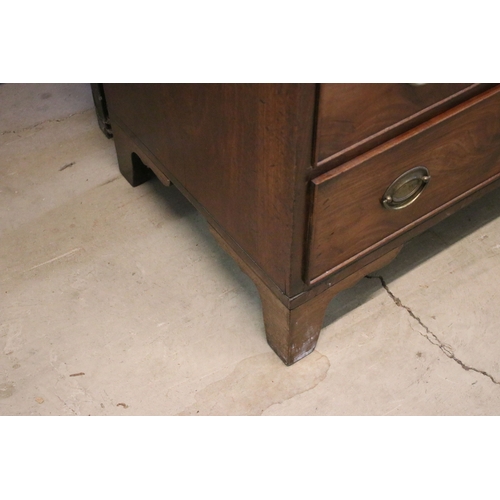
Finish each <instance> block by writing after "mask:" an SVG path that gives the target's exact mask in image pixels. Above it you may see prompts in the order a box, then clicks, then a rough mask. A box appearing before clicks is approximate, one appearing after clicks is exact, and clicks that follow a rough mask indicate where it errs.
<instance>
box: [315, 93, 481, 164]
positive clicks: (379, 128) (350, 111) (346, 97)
mask: <svg viewBox="0 0 500 500" xmlns="http://www.w3.org/2000/svg"><path fill="white" fill-rule="evenodd" d="M488 86H490V85H489V84H470V83H429V84H425V85H422V86H412V85H411V84H408V83H376V84H375V83H366V84H344V83H335V84H322V85H321V89H320V97H319V109H318V130H317V153H316V154H317V161H318V162H322V161H324V160H325V159H327V158H329V157H331V156H332V155H337V154H339V153H340V152H342V151H344V150H346V149H347V150H348V149H350V148H353V147H354V151H345V152H344V154H343V155H342V156H341V161H346V160H347V159H351V158H353V157H354V156H355V155H357V154H360V153H362V152H364V151H367V150H368V149H369V148H371V147H375V146H377V145H379V144H381V143H382V142H384V141H386V140H389V139H391V138H393V137H395V136H396V135H398V134H401V133H403V132H405V131H406V130H409V129H410V128H411V127H414V126H416V125H418V124H420V123H423V122H424V121H425V120H428V119H430V118H432V117H433V116H436V115H437V114H438V113H441V112H443V111H446V110H447V109H450V108H451V107H452V106H454V105H457V104H459V103H460V102H463V101H465V100H466V99H469V98H470V97H473V96H474V95H476V94H478V93H479V92H481V91H483V90H485V89H486V88H488ZM337 164H340V162H339V163H337Z"/></svg>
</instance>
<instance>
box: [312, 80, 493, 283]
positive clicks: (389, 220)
mask: <svg viewBox="0 0 500 500" xmlns="http://www.w3.org/2000/svg"><path fill="white" fill-rule="evenodd" d="M419 165H423V166H425V167H427V168H428V169H429V172H430V174H431V177H432V179H431V182H430V183H429V185H428V186H427V188H426V189H425V190H424V192H423V193H422V194H421V196H420V197H419V198H418V199H417V200H416V201H415V202H414V203H413V204H412V205H410V206H408V207H406V208H404V209H402V210H397V211H393V210H387V209H385V208H383V206H382V204H381V198H382V196H383V194H384V192H385V190H386V188H387V187H388V186H389V185H390V184H391V183H392V181H393V180H395V179H396V178H397V177H399V175H401V174H403V173H404V172H405V171H407V170H409V169H411V168H413V167H416V166H419ZM498 175H500V92H499V89H498V88H495V89H492V90H490V91H488V92H487V93H485V94H482V95H481V96H478V97H476V98H474V99H472V100H470V101H468V102H466V103H464V104H463V105H461V106H459V107H457V108H454V109H453V110H450V111H449V112H447V113H445V114H443V115H440V116H439V117H437V118H435V119H433V120H431V121H430V122H428V123H426V124H424V125H422V126H420V127H418V128H416V129H414V130H412V131H411V132H408V133H407V134H405V135H403V136H401V137H399V138H396V139H394V140H393V141H390V142H388V143H386V144H384V145H383V146H381V147H379V148H376V149H375V150H373V151H370V152H369V153H367V154H365V155H363V156H361V157H359V158H357V159H356V160H353V161H352V162H349V163H347V164H345V165H343V166H342V167H339V168H337V169H334V170H332V171H331V172H329V173H326V174H324V175H322V176H320V177H319V178H317V179H315V180H314V182H313V183H312V185H313V200H312V217H311V226H310V247H309V249H310V253H309V261H308V269H307V279H308V280H309V282H314V281H315V280H317V279H318V277H321V276H323V275H325V274H329V273H332V272H335V271H336V270H338V269H339V267H342V266H343V265H347V264H348V263H350V262H351V261H352V260H353V259H357V258H359V257H360V256H362V255H365V254H366V253H369V252H371V251H373V250H374V249H375V248H376V247H377V246H379V245H382V244H385V243H387V241H388V239H390V238H391V237H396V236H398V235H399V234H400V233H401V231H405V230H408V229H410V228H411V227H412V226H414V225H416V224H419V223H422V222H423V221H424V220H425V219H426V218H427V217H431V216H432V215H433V214H434V213H435V211H439V210H441V209H444V208H446V207H447V206H448V205H449V204H450V203H453V202H456V201H458V200H460V199H461V198H462V197H464V196H467V195H470V194H471V193H472V192H473V191H474V189H475V188H476V187H477V188H479V187H483V186H484V184H485V183H487V182H490V181H491V182H493V181H494V180H495V179H496V177H498Z"/></svg>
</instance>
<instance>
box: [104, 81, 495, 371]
mask: <svg viewBox="0 0 500 500" xmlns="http://www.w3.org/2000/svg"><path fill="white" fill-rule="evenodd" d="M104 93H105V96H106V102H107V106H108V109H109V113H110V118H111V124H112V129H113V135H114V140H115V144H116V150H117V155H118V162H119V166H120V170H121V172H122V174H123V175H124V176H125V177H126V179H127V180H128V181H129V182H130V184H132V185H133V186H136V185H138V184H140V183H142V182H144V181H146V180H147V179H148V178H149V177H150V176H151V175H152V173H153V172H154V174H156V175H157V176H158V177H159V178H160V180H162V182H163V183H165V184H167V185H168V184H170V182H172V183H174V184H175V185H176V186H177V187H178V188H179V190H180V191H181V192H182V193H183V194H184V195H185V196H186V197H187V198H188V199H189V200H190V201H191V202H192V203H193V204H194V205H195V207H197V209H198V210H199V211H200V212H201V213H202V214H203V215H204V216H205V218H206V219H207V221H208V223H209V225H210V227H211V230H212V232H213V234H214V235H215V237H216V238H217V240H218V241H219V243H220V244H221V246H222V247H223V248H224V249H225V250H226V251H227V252H229V253H230V254H231V255H232V256H233V257H234V258H235V259H236V260H237V262H238V263H239V265H240V266H241V268H242V269H243V270H244V271H245V272H246V273H247V274H248V275H249V276H250V277H251V278H252V280H253V281H254V282H255V284H256V286H257V288H258V290H259V293H260V296H261V299H262V305H263V312H264V323H265V328H266V333H267V339H268V342H269V344H270V345H271V347H272V348H273V349H274V350H275V351H276V353H277V354H278V355H279V356H280V358H281V359H282V360H283V361H284V362H285V363H286V364H288V365H289V364H292V363H294V362H296V361H298V360H299V359H301V358H302V357H304V356H306V355H307V354H309V353H310V352H311V351H312V350H313V349H314V347H315V345H316V342H317V339H318V335H319V332H320V329H321V326H322V322H323V316H324V312H325V309H326V306H327V305H328V302H329V301H330V300H331V298H332V297H333V296H334V295H335V294H336V293H338V292H339V291H341V290H343V289H345V288H347V287H349V286H352V285H353V284H354V283H355V282H356V281H358V280H359V279H361V278H362V277H363V276H365V275H366V274H368V273H370V272H373V271H375V270H377V269H379V268H380V267H382V266H384V265H385V264H387V263H388V262H389V261H390V260H391V259H393V258H394V257H395V256H396V254H397V252H398V251H399V249H400V247H401V245H402V244H403V243H404V242H405V241H407V240H408V239H409V238H411V237H413V236H415V235H416V234H418V233H420V232H421V231H423V230H425V229H427V228H429V227H430V226H432V225H433V224H435V223H436V222H438V221H440V220H442V219H443V218H444V217H446V216H448V215H450V214H451V213H452V212H454V211H455V210H457V209H459V208H461V207H462V206H464V205H465V204H467V203H469V202H470V201H472V200H473V199H476V198H477V197H479V196H481V195H482V194H484V193H485V192H486V191H488V190H490V189H493V188H495V187H497V186H499V185H500V87H497V86H496V84H425V85H424V84H182V85H181V84H105V85H104Z"/></svg>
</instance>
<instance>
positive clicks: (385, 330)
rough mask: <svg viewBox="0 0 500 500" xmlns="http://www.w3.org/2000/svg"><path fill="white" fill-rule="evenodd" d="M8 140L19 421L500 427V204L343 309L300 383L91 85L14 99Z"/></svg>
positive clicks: (4, 369)
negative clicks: (124, 165) (117, 146)
mask: <svg viewBox="0 0 500 500" xmlns="http://www.w3.org/2000/svg"><path fill="white" fill-rule="evenodd" d="M0 133H1V135H0V235H1V238H0V269H1V270H2V273H1V275H0V294H1V295H0V296H1V301H0V414H1V415H498V414H499V413H500V366H499V357H500V341H499V335H498V334H499V332H500V307H499V305H498V304H499V302H500V285H499V283H500V197H499V193H498V191H496V192H493V193H491V194H490V195H488V196H487V197H485V198H483V199H482V200H480V201H479V202H476V203H475V204H473V205H471V206H469V207H468V208H466V209H464V210H463V211H461V212H459V213H458V214H456V215H454V216H453V217H451V218H449V219H448V220H447V221H445V222H444V223H441V224H440V225H438V226H437V227H435V228H434V229H432V230H430V231H427V232H426V233H424V234H422V235H421V236H420V237H418V238H416V239H414V240H413V241H412V242H410V243H408V244H407V245H406V246H405V247H404V249H403V250H402V252H401V253H400V255H399V256H398V258H397V259H396V260H395V261H394V262H393V263H392V264H390V265H389V266H387V267H386V268H385V269H383V270H382V271H380V273H378V275H379V276H382V277H383V279H382V280H381V279H379V278H375V279H363V280H362V281H361V282H360V283H358V285H356V286H355V287H354V288H352V289H350V290H347V291H346V292H344V293H342V294H340V295H339V296H338V297H337V298H336V299H334V300H333V301H332V302H331V304H330V306H329V308H328V311H327V314H326V319H325V323H324V329H323V331H322V333H321V336H320V340H319V343H318V347H317V350H316V351H315V352H314V353H313V354H312V355H310V356H308V357H307V358H305V359H303V360H302V361H300V362H299V363H297V364H296V365H294V366H292V367H288V368H287V367H285V366H284V365H283V364H282V363H281V361H280V360H279V359H278V358H277V357H276V355H275V354H274V353H273V352H272V351H271V350H270V348H269V347H268V345H267V343H266V340H265V336H264V328H263V322H262V316H261V309H260V302H259V298H258V295H257V292H256V290H255V288H254V286H253V284H252V283H251V281H250V280H249V279H248V278H247V277H246V276H245V275H243V274H242V273H241V271H240V270H239V269H238V267H237V266H236V265H235V264H234V262H233V261H232V260H231V259H230V258H229V257H228V256H227V255H226V254H225V253H224V252H223V251H222V250H220V249H219V247H218V246H217V244H216V243H215V242H214V240H213V238H212V237H211V235H210V233H209V231H208V229H207V226H206V224H205V222H204V220H203V219H202V218H201V217H200V216H199V215H198V213H197V212H196V211H195V210H194V208H193V207H192V206H191V205H190V204H189V203H188V202H187V201H186V200H185V199H184V198H183V197H182V196H181V195H180V194H179V192H178V191H177V190H176V189H175V188H174V187H172V188H165V187H163V186H162V185H161V184H160V183H159V182H158V181H156V180H155V181H152V182H149V183H146V184H144V185H142V186H140V187H138V188H135V189H133V188H131V187H130V186H129V184H128V183H127V182H126V181H125V180H124V179H123V178H122V177H121V176H120V174H119V172H118V166H117V162H116V157H115V152H114V146H113V141H112V140H108V139H106V138H105V136H104V135H103V134H102V132H101V131H100V129H99V127H98V125H97V121H96V118H95V114H94V110H93V104H92V98H91V93H90V87H89V85H87V84H76V85H75V84H71V85H45V84H44V85H14V84H5V85H0ZM384 284H385V287H384V286H383V285H384Z"/></svg>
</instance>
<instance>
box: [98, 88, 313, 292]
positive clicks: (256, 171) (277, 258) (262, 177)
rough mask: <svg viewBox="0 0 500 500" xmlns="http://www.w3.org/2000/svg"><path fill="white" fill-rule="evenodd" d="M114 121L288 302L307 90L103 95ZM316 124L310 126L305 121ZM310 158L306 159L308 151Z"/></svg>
mask: <svg viewBox="0 0 500 500" xmlns="http://www.w3.org/2000/svg"><path fill="white" fill-rule="evenodd" d="M105 89H106V93H107V99H108V102H109V106H110V109H111V115H112V117H113V114H115V115H116V117H117V118H119V119H120V121H121V122H123V124H124V125H125V126H126V127H127V128H128V129H129V130H130V131H131V133H133V134H134V136H135V138H136V140H138V141H139V142H140V143H141V144H143V145H144V146H145V147H146V148H147V149H148V150H149V151H150V152H151V153H152V154H153V155H154V157H156V158H157V159H158V160H159V163H160V165H158V167H159V168H160V169H162V170H163V171H164V172H165V174H166V175H167V176H168V177H170V178H172V179H173V180H174V182H175V180H177V181H178V182H179V183H180V184H181V185H182V187H183V189H184V190H185V191H186V192H187V194H189V196H190V198H191V199H192V201H193V202H194V203H195V204H198V205H199V206H201V207H203V208H204V210H205V211H206V212H208V214H209V216H210V217H212V218H213V220H214V221H216V223H217V224H218V225H219V226H220V227H221V228H222V229H223V230H224V231H225V232H226V233H227V234H228V235H229V236H230V237H231V238H232V239H233V240H234V242H235V243H236V244H237V245H238V246H239V247H240V248H239V249H237V250H239V252H240V253H241V254H242V257H243V258H247V260H248V259H250V260H252V261H253V262H254V263H256V264H257V266H259V267H260V268H261V269H262V270H263V271H264V272H265V274H267V275H268V276H269V278H270V279H271V280H272V281H273V282H274V283H275V284H276V285H277V286H278V287H279V288H280V289H281V290H282V291H284V292H285V293H286V292H287V291H288V288H289V282H290V267H291V263H290V254H291V247H292V239H293V230H294V228H293V224H294V200H295V198H296V193H295V190H296V187H297V185H296V173H297V170H298V169H301V171H305V169H307V167H308V166H309V165H297V158H299V157H300V158H305V157H306V155H297V148H299V147H300V148H304V147H308V148H310V147H311V145H310V144H309V145H304V144H299V141H298V140H297V139H298V133H299V131H300V130H301V129H300V123H301V121H302V120H304V118H305V116H304V113H307V114H310V115H311V116H312V114H313V104H314V99H313V98H312V99H310V101H311V103H312V104H311V109H307V110H306V109H305V107H304V106H303V105H299V103H301V102H303V101H304V99H303V95H304V94H305V93H308V94H310V95H311V96H313V95H314V92H315V86H314V85H312V84H311V85H309V84H307V85H303V84H182V85H181V84H162V85H157V84H151V85H150V84H130V85H129V84H127V85H123V86H122V85H110V84H108V85H106V87H105ZM306 121H308V122H309V121H310V119H308V120H306ZM307 158H310V150H309V151H308V154H307Z"/></svg>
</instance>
